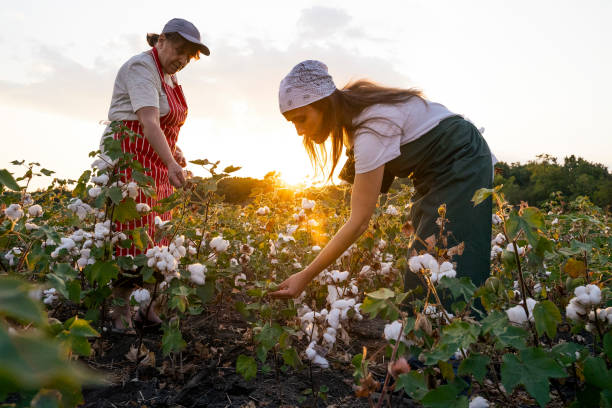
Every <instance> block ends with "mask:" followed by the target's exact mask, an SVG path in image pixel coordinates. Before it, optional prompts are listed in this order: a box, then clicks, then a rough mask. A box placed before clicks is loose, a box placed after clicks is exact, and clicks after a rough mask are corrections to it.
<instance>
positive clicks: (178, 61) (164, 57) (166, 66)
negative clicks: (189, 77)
mask: <svg viewBox="0 0 612 408" xmlns="http://www.w3.org/2000/svg"><path fill="white" fill-rule="evenodd" d="M155 47H156V48H157V55H158V56H159V63H160V64H161V67H162V71H164V73H166V74H168V75H174V74H176V73H177V72H179V71H180V70H181V69H183V68H185V65H187V64H188V63H189V61H190V60H191V57H190V56H189V54H188V53H187V51H186V50H185V47H183V44H182V43H180V42H178V43H177V42H172V41H169V40H167V39H166V38H165V37H163V35H162V36H160V38H159V40H157V44H156V45H155Z"/></svg>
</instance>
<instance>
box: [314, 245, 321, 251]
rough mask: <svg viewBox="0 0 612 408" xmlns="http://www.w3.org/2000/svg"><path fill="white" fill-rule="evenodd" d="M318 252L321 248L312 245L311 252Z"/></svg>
mask: <svg viewBox="0 0 612 408" xmlns="http://www.w3.org/2000/svg"><path fill="white" fill-rule="evenodd" d="M320 250H321V247H320V246H318V245H314V246H313V247H312V252H319V251H320Z"/></svg>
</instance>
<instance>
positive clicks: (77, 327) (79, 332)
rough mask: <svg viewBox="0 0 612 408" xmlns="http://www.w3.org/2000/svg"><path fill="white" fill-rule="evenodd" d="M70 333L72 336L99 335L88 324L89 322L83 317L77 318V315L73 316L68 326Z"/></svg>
mask: <svg viewBox="0 0 612 408" xmlns="http://www.w3.org/2000/svg"><path fill="white" fill-rule="evenodd" d="M68 330H70V334H72V335H74V336H80V337H100V334H99V333H98V332H97V331H96V330H95V329H94V328H93V327H91V325H90V324H89V322H88V321H87V320H85V319H79V318H78V317H77V316H75V317H74V320H73V322H72V324H71V325H70V327H68Z"/></svg>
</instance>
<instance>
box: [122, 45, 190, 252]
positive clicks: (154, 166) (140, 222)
mask: <svg viewBox="0 0 612 408" xmlns="http://www.w3.org/2000/svg"><path fill="white" fill-rule="evenodd" d="M151 55H152V56H153V60H154V61H155V65H156V66H157V72H158V73H159V77H160V79H161V83H162V87H163V90H164V92H165V93H166V96H167V98H168V105H169V106H170V111H169V112H168V114H166V115H164V116H162V117H160V118H159V119H160V120H159V124H160V127H161V130H162V131H163V132H164V135H165V136H166V141H167V142H168V146H170V151H171V152H172V153H174V151H175V149H176V141H177V139H178V134H179V130H180V129H181V126H182V125H183V123H185V119H186V118H187V102H186V101H185V95H183V89H182V88H181V86H180V85H178V83H177V81H176V77H175V76H174V75H173V76H172V82H173V84H174V87H172V86H170V85H168V84H166V81H165V80H164V74H163V72H162V69H161V64H160V62H159V56H158V54H157V49H155V48H153V49H152V50H151ZM123 124H124V125H125V126H127V127H128V128H129V129H130V130H132V131H134V132H136V133H138V134H140V135H142V134H143V133H142V126H141V125H140V122H139V121H138V120H124V121H123ZM120 136H121V134H120V133H117V134H115V135H114V137H115V139H119V138H120ZM121 147H122V149H123V151H124V152H126V153H132V154H134V156H135V157H134V159H135V160H138V161H139V162H140V163H141V164H142V165H143V166H144V167H145V168H148V169H150V170H149V171H147V172H146V174H147V175H148V176H151V177H153V179H154V180H155V190H156V192H157V199H153V198H151V197H147V196H145V195H144V194H143V193H142V191H139V193H138V197H137V198H136V203H146V204H148V205H149V207H151V208H153V207H154V206H155V205H156V204H157V200H161V199H164V198H166V197H168V196H169V195H171V194H172V192H173V188H172V186H171V185H170V181H169V180H168V168H167V167H166V166H165V165H164V163H163V162H162V161H161V158H160V157H159V156H158V154H157V153H156V152H155V150H154V149H153V147H152V146H151V145H150V144H149V142H148V140H147V139H146V138H144V137H139V138H136V140H135V141H134V142H133V143H132V142H130V140H129V138H125V139H123V142H122V144H121ZM130 179H131V171H130V169H127V170H126V174H125V179H124V182H125V183H127V182H128V181H129V180H130ZM156 215H159V216H160V218H161V219H162V220H164V221H168V220H170V219H171V218H172V215H171V214H170V212H169V211H168V212H165V213H163V214H157V213H155V212H151V213H149V214H147V215H145V216H143V217H142V218H140V219H136V220H133V221H130V222H127V223H120V222H115V231H129V230H133V229H136V228H140V227H146V228H147V229H148V233H149V236H150V237H151V238H152V239H154V237H155V216H156ZM157 244H158V245H167V244H168V242H167V240H166V239H164V240H162V241H161V242H158V243H157ZM141 252H142V251H140V250H138V249H137V248H135V247H134V246H133V245H132V247H130V248H119V247H116V250H115V255H116V256H126V255H138V254H139V253H141Z"/></svg>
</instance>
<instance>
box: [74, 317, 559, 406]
mask: <svg viewBox="0 0 612 408" xmlns="http://www.w3.org/2000/svg"><path fill="white" fill-rule="evenodd" d="M384 324H385V322H384V321H382V320H377V319H374V320H365V319H364V320H363V321H361V322H358V323H356V324H354V326H353V327H351V328H350V329H349V334H350V339H351V340H350V343H349V344H344V343H342V342H341V341H339V343H337V344H336V351H335V352H334V353H333V355H328V356H326V357H327V359H328V361H329V362H330V368H329V369H325V370H321V369H320V368H314V367H313V368H312V379H313V380H314V384H313V383H312V382H311V381H312V380H311V376H310V369H309V366H308V365H306V366H305V367H303V368H301V369H291V368H290V369H288V370H286V371H284V372H283V371H281V370H278V371H276V370H275V369H274V368H273V367H272V368H271V369H270V370H269V371H268V372H267V373H265V374H264V373H262V370H261V365H260V367H259V368H260V369H259V370H258V372H257V376H256V378H255V379H253V380H251V381H245V380H244V379H243V378H242V377H241V376H240V375H238V374H237V373H236V368H235V364H236V360H237V358H238V356H239V355H240V354H246V355H249V356H253V355H255V352H254V349H253V344H252V341H251V335H250V333H249V328H248V325H247V323H246V322H245V321H244V320H242V318H241V317H240V315H238V314H229V315H228V316H224V317H223V318H219V320H215V316H214V315H212V316H207V317H201V316H200V317H192V318H189V319H187V320H186V321H184V322H183V327H182V330H183V337H184V339H185V341H186V342H187V347H185V349H184V351H183V352H182V353H177V354H175V355H174V358H170V357H166V358H164V357H163V355H162V350H161V340H162V336H161V333H153V334H151V333H145V334H144V335H143V338H142V345H143V346H144V347H143V350H145V351H146V352H147V353H151V354H153V355H154V357H153V356H151V355H150V356H149V357H147V358H144V359H143V358H142V356H144V354H142V355H141V362H140V364H136V362H135V361H132V360H134V358H133V357H131V359H130V358H128V357H129V354H128V353H130V349H131V348H135V347H137V345H138V343H139V341H140V340H139V336H138V335H126V334H116V333H110V332H105V333H104V335H103V336H102V337H101V338H100V339H98V340H97V341H96V342H95V343H94V346H93V348H94V354H93V355H92V357H91V358H90V359H89V361H88V363H89V365H90V366H91V367H93V368H95V369H96V370H98V371H102V372H105V373H106V374H107V376H106V380H107V384H105V385H102V386H98V387H95V388H85V389H84V390H83V396H84V398H85V404H84V406H85V407H91V408H93V407H96V408H111V407H113V408H115V407H139V408H142V407H211V408H226V407H227V408H229V407H237V408H238V407H241V408H255V407H283V408H289V407H330V408H335V407H338V408H340V407H354V408H361V407H364V408H365V407H370V403H369V402H368V400H367V399H366V398H358V397H356V396H355V392H354V389H353V384H354V382H353V376H352V374H353V366H352V364H351V361H350V360H351V358H352V356H353V355H354V354H357V353H360V352H362V350H363V347H366V348H367V350H368V357H370V358H371V357H372V355H373V354H374V353H376V356H375V358H374V361H373V362H372V363H370V365H369V369H370V372H371V373H372V374H373V376H374V378H375V379H377V380H379V381H380V382H381V383H382V382H383V381H384V378H385V374H386V365H387V361H386V359H385V353H384V352H383V351H384V347H385V346H386V344H387V343H386V342H385V341H384V340H383V339H382V332H383V328H384ZM304 343H305V342H304ZM300 346H303V347H300V349H305V348H306V343H305V344H303V345H300ZM377 352H378V353H377ZM132 353H134V350H133V351H132ZM271 359H272V360H273V358H272V357H271V355H269V356H268V364H270V365H272V366H273V365H274V362H273V361H270V360H271ZM489 383H490V382H489ZM322 385H325V386H326V387H327V388H328V390H329V391H328V392H327V394H326V395H320V394H319V395H318V397H317V398H315V397H314V396H313V395H312V394H311V393H309V391H310V390H312V388H313V387H314V388H315V389H319V387H320V386H322ZM485 386H487V385H485ZM473 388H474V390H473V391H474V392H475V393H477V392H478V388H479V385H478V384H473ZM487 388H488V390H487V391H488V392H487V394H488V396H489V400H490V402H491V403H493V404H494V405H493V404H492V405H491V406H497V407H504V406H508V401H509V400H510V401H512V406H514V407H517V408H527V407H536V406H537V405H536V404H535V403H534V401H533V399H531V398H530V397H529V396H528V395H527V394H526V393H525V392H524V391H522V390H516V391H515V392H514V393H513V395H511V396H509V397H505V396H503V395H502V394H501V393H500V392H498V391H497V390H496V389H495V387H494V386H493V385H492V384H489V385H488V386H487ZM378 395H379V394H378V393H375V394H374V395H373V397H374V398H373V400H374V401H377V400H378ZM491 396H496V397H497V398H491ZM555 399H556V398H553V401H551V403H550V404H549V405H548V406H549V407H557V406H558V407H561V406H563V405H559V404H557V403H555V401H554V400H555ZM389 402H390V406H392V407H420V405H419V404H416V403H414V402H412V400H410V399H409V398H407V397H406V396H405V394H403V395H400V394H399V393H394V394H392V395H391V396H390V401H389ZM383 406H389V405H387V404H383Z"/></svg>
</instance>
